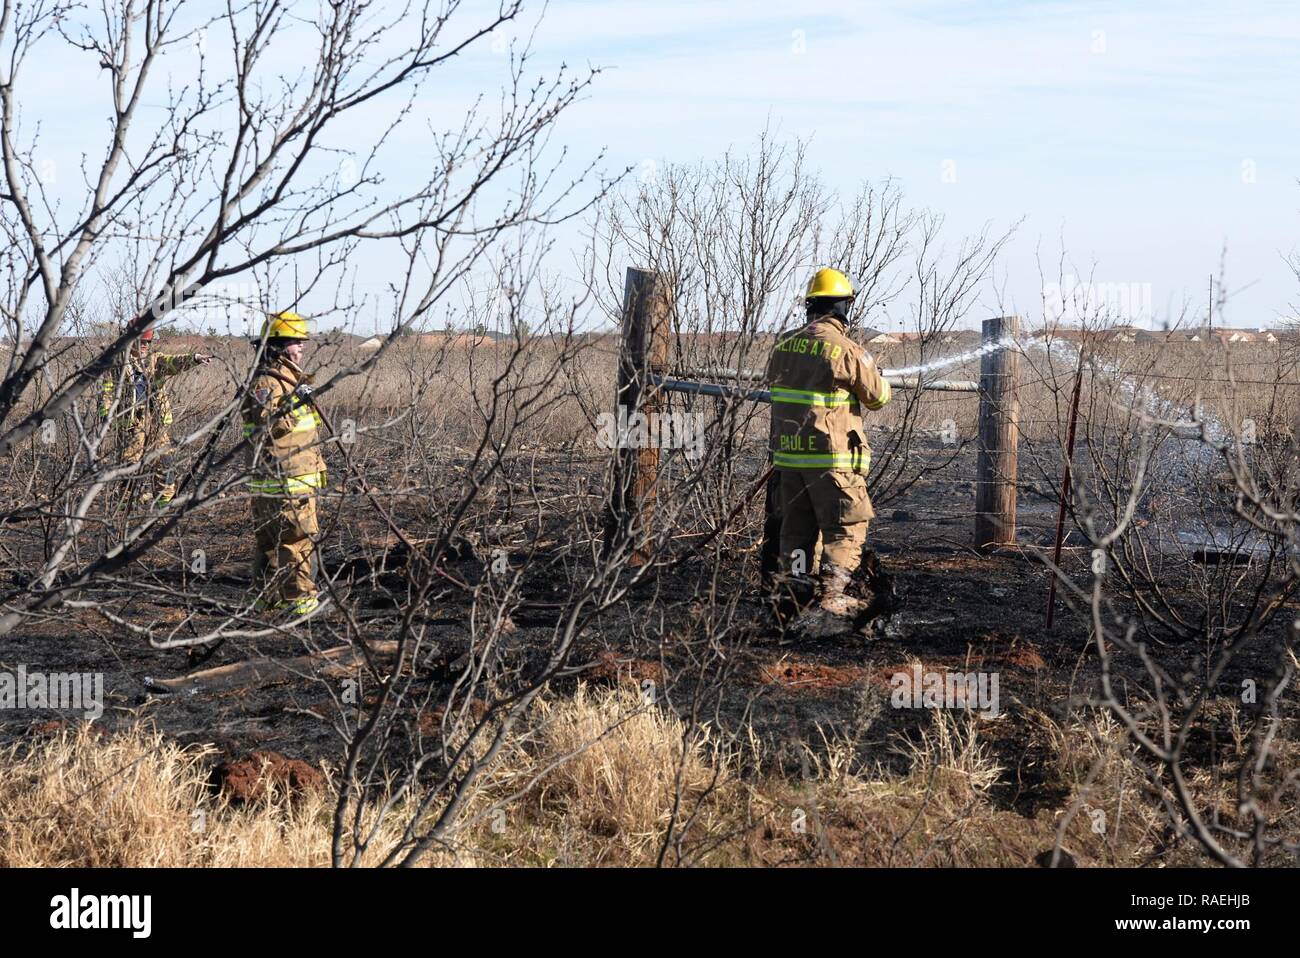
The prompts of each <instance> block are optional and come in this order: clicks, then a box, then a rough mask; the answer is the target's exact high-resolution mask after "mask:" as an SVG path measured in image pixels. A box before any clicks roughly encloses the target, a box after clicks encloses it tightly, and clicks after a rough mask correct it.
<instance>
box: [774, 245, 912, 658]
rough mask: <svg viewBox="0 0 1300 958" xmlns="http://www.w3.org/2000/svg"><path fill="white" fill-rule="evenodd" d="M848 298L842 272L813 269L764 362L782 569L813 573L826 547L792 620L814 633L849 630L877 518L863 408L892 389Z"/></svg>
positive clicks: (880, 401)
mask: <svg viewBox="0 0 1300 958" xmlns="http://www.w3.org/2000/svg"><path fill="white" fill-rule="evenodd" d="M853 297H854V291H853V286H852V284H851V283H850V282H849V280H848V277H847V276H845V275H844V274H843V273H841V272H840V271H838V270H834V269H822V270H818V272H817V274H816V275H815V276H814V277H813V279H812V282H810V283H809V284H808V290H807V294H806V296H805V306H806V308H807V324H806V325H804V326H803V327H802V328H800V329H798V330H796V331H795V332H794V333H791V334H789V335H783V336H782V337H780V338H779V339H778V341H777V344H776V346H775V348H774V349H773V351H772V356H771V359H770V360H769V362H768V366H767V381H768V383H769V384H770V388H771V394H772V431H771V450H772V464H773V465H774V466H775V467H776V470H777V473H778V482H779V490H780V499H779V501H780V508H781V558H782V566H783V571H784V572H785V573H786V574H787V575H793V576H796V577H798V576H802V574H803V573H808V574H809V575H811V574H812V572H813V569H812V563H813V556H814V553H815V550H816V548H817V544H818V539H819V538H820V540H821V546H822V552H821V568H820V569H819V570H818V573H817V579H816V591H815V593H814V602H813V604H812V605H811V606H810V607H809V608H808V609H807V610H806V611H805V612H804V613H803V615H801V616H800V617H799V619H798V620H797V621H796V622H795V624H794V628H795V630H796V631H799V632H802V633H803V634H805V635H808V636H811V637H819V636H827V635H833V634H835V633H837V632H840V631H843V630H845V629H846V628H848V627H849V626H850V624H851V618H852V616H853V614H854V613H855V612H856V611H857V610H858V609H859V608H860V605H859V603H858V602H857V601H856V600H854V599H852V598H850V597H849V596H848V595H846V594H845V588H846V587H847V586H848V585H849V583H850V581H851V579H852V577H853V573H854V572H856V571H857V569H858V566H859V565H860V564H861V562H862V550H863V546H864V545H865V543H866V538H867V524H868V523H869V522H870V520H871V519H872V518H874V516H875V511H874V510H873V509H872V506H871V498H870V496H868V495H867V472H868V470H869V469H870V468H871V449H870V447H869V446H868V445H867V432H866V428H865V427H864V425H863V423H862V409H869V410H879V409H882V408H884V406H885V404H886V403H887V402H889V396H890V390H889V383H888V382H886V381H885V379H884V378H883V377H882V376H881V375H880V370H879V369H878V368H877V366H876V362H875V360H874V359H873V358H872V357H871V355H870V354H869V353H867V352H866V351H865V350H863V348H862V347H861V346H859V345H858V344H857V343H855V342H854V341H853V340H852V339H850V338H849V336H848V328H849V326H848V323H849V314H848V310H849V306H850V305H851V304H852V302H853Z"/></svg>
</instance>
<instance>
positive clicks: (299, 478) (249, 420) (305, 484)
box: [241, 356, 326, 496]
mask: <svg viewBox="0 0 1300 958" xmlns="http://www.w3.org/2000/svg"><path fill="white" fill-rule="evenodd" d="M264 363H265V365H264V366H263V367H262V368H259V369H258V370H257V371H256V373H255V374H254V375H253V381H252V383H251V384H250V385H249V389H248V393H247V395H245V396H244V400H243V402H242V404H241V409H242V412H243V433H244V436H245V437H246V438H249V439H251V440H252V441H251V443H250V444H249V447H248V469H249V472H250V473H252V478H250V479H249V480H248V489H249V491H250V492H254V493H257V494H259V495H268V496H277V495H305V494H309V493H311V492H314V491H315V490H317V489H321V488H323V487H324V486H325V483H326V474H325V458H324V456H322V455H321V450H320V445H319V443H320V437H319V435H318V434H317V430H318V428H319V427H320V426H322V425H324V424H323V422H322V421H321V417H320V414H319V413H317V412H316V409H315V407H314V406H313V405H312V404H311V402H310V401H309V400H307V399H305V398H304V397H302V396H300V395H299V394H298V393H297V392H296V387H297V386H299V385H303V384H310V382H311V378H310V377H309V376H307V374H306V373H304V372H303V371H302V370H301V369H299V368H298V367H297V366H296V365H294V364H293V363H292V362H290V361H289V359H288V358H286V357H279V358H273V357H270V356H268V357H266V359H265V360H264Z"/></svg>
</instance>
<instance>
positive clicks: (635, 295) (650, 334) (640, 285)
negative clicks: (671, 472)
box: [605, 269, 672, 566]
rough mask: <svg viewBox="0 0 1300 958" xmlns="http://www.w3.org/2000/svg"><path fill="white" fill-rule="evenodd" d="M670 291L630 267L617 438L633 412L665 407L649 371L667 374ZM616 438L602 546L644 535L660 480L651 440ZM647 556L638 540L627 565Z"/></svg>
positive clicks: (657, 277)
mask: <svg viewBox="0 0 1300 958" xmlns="http://www.w3.org/2000/svg"><path fill="white" fill-rule="evenodd" d="M671 313H672V291H671V289H670V288H669V286H668V282H667V279H666V278H665V277H664V276H663V275H662V274H660V273H656V272H653V271H652V270H645V269H629V270H628V271H627V278H626V280H625V282H624V285H623V339H622V344H621V348H620V350H619V362H618V385H617V388H616V390H615V394H614V415H615V417H616V419H617V422H618V424H619V430H618V432H619V435H620V437H623V436H626V435H627V427H628V426H630V425H632V423H633V417H634V416H636V415H637V414H638V413H639V414H640V415H642V416H644V417H646V419H645V422H646V424H647V428H646V429H645V430H643V431H642V432H641V434H642V435H650V432H649V428H648V424H649V422H650V421H651V420H650V417H652V416H658V415H660V414H661V413H663V411H664V398H663V396H664V394H663V391H662V390H660V389H657V388H655V387H653V386H652V385H651V382H650V377H651V375H658V376H666V375H668V371H669V370H668V347H669V334H670V316H671ZM624 445H625V444H623V443H620V448H619V449H618V451H617V454H616V456H615V462H614V476H613V487H612V488H611V490H610V496H609V508H608V515H607V519H606V524H605V549H606V551H607V552H608V550H609V549H610V547H611V546H614V545H616V544H619V543H623V542H626V541H629V540H632V541H635V540H638V539H643V538H644V537H645V536H646V535H647V534H648V533H649V531H650V528H651V518H652V516H653V514H654V499H655V491H656V489H657V487H658V486H657V484H658V480H659V449H658V447H657V446H656V445H655V444H654V443H651V442H646V443H642V444H641V445H640V448H624ZM648 559H649V555H648V553H647V552H646V550H645V549H644V545H643V544H641V545H638V546H637V547H636V548H635V549H634V551H633V553H632V557H631V564H632V565H634V566H636V565H642V564H644V563H645V562H646V561H648Z"/></svg>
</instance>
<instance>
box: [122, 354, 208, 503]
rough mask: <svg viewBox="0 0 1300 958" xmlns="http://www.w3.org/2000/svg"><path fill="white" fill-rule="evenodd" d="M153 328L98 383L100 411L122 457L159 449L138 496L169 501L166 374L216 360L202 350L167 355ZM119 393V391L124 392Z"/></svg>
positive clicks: (133, 459) (171, 485)
mask: <svg viewBox="0 0 1300 958" xmlns="http://www.w3.org/2000/svg"><path fill="white" fill-rule="evenodd" d="M153 340H154V331H153V330H152V329H146V330H145V331H144V332H143V333H141V334H140V338H139V339H138V340H136V341H135V343H134V344H132V346H131V348H130V350H129V351H128V353H127V357H126V362H125V363H124V364H123V365H122V366H121V367H119V368H118V370H117V372H116V373H114V374H113V375H111V376H109V377H107V378H105V379H104V380H103V381H102V382H101V383H100V386H99V416H100V418H101V419H103V420H109V419H112V420H113V423H114V425H115V426H116V427H117V431H118V443H119V448H120V450H121V455H122V460H123V461H124V462H128V463H136V462H140V461H141V460H142V459H144V458H145V455H146V454H148V453H152V452H159V453H161V455H159V456H158V457H156V458H154V459H153V460H152V461H151V462H150V463H149V464H148V465H147V466H145V467H143V469H142V471H141V473H140V481H139V483H138V485H137V487H136V488H137V490H138V493H137V494H138V496H139V497H140V498H143V499H151V500H152V501H153V502H154V504H155V505H157V506H165V505H167V504H168V503H170V502H171V501H172V497H173V496H175V495H176V484H175V482H174V481H173V479H172V477H171V475H170V474H169V473H170V466H171V462H170V458H171V457H170V455H169V453H170V451H171V449H172V438H171V435H170V433H169V432H168V430H169V428H170V427H171V424H172V404H171V399H170V398H169V397H168V395H167V388H166V384H167V380H169V379H171V377H173V376H177V375H179V374H181V373H183V372H186V371H188V370H190V369H193V368H194V367H195V366H204V365H207V364H208V363H210V362H212V357H211V356H205V355H203V354H202V353H199V352H191V353H189V354H188V355H164V354H160V353H155V352H153ZM119 393H120V395H119Z"/></svg>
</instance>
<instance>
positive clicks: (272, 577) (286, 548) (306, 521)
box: [253, 495, 320, 608]
mask: <svg viewBox="0 0 1300 958" xmlns="http://www.w3.org/2000/svg"><path fill="white" fill-rule="evenodd" d="M253 527H254V529H255V530H256V535H257V552H256V554H255V555H254V556H253V582H254V584H255V586H256V587H257V588H258V590H259V591H260V592H261V602H262V604H263V606H264V607H267V608H278V607H284V606H291V605H294V604H295V603H299V602H301V601H303V600H306V599H313V598H315V596H316V576H315V568H314V563H315V551H316V541H315V537H316V536H317V535H319V534H320V525H319V523H318V521H317V518H316V497H315V496H314V495H311V496H264V495H263V496H254V497H253Z"/></svg>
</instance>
